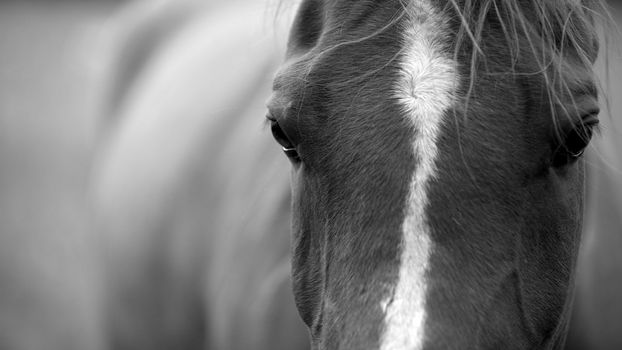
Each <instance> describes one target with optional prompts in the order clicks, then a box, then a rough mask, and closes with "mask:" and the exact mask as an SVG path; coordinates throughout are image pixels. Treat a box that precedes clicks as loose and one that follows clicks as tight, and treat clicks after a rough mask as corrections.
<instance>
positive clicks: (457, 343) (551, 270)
mask: <svg viewBox="0 0 622 350" xmlns="http://www.w3.org/2000/svg"><path fill="white" fill-rule="evenodd" d="M601 9H602V4H601V3H599V2H597V1H562V0H560V1H555V2H550V1H544V0H539V1H531V2H527V1H518V2H516V1H492V0H486V1H480V2H476V3H475V2H471V1H457V0H446V1H431V0H417V1H404V0H391V1H370V0H361V1H357V2H345V1H331V2H327V1H322V0H305V1H302V2H301V4H300V5H299V6H298V9H297V12H296V16H295V18H294V21H293V24H292V26H291V30H290V33H289V41H288V44H287V49H286V54H285V57H286V58H285V62H284V63H283V64H282V65H281V66H280V68H279V69H278V73H277V74H276V77H275V79H274V82H273V85H272V90H273V92H272V95H271V97H270V99H269V102H268V103H267V105H268V112H267V115H266V118H265V120H266V121H265V123H266V124H267V125H268V126H269V128H270V130H271V132H272V134H273V138H274V139H275V141H276V142H277V143H278V145H279V146H280V147H281V148H282V151H283V154H277V152H275V146H274V145H273V144H270V143H269V142H268V140H267V138H266V137H264V136H262V135H261V134H260V133H259V132H257V123H256V122H254V121H257V120H258V118H257V117H258V116H257V115H256V114H257V113H258V111H261V110H262V109H263V108H262V103H261V101H262V100H263V99H264V98H265V97H267V96H265V95H262V92H265V91H267V90H269V84H268V81H269V80H270V73H269V72H270V71H271V70H272V69H274V68H275V62H277V61H278V60H279V59H278V58H276V57H275V55H274V54H273V53H274V52H278V51H279V50H274V51H270V50H271V49H273V47H271V45H270V44H269V43H266V42H263V41H262V40H261V38H259V37H258V36H257V35H258V34H257V32H258V30H257V28H260V27H261V25H259V24H258V23H257V22H256V17H257V13H256V12H253V11H252V10H249V9H248V8H245V10H244V11H242V10H241V9H240V8H235V9H234V10H232V12H227V13H228V14H229V16H225V15H224V14H225V13H223V12H215V13H214V12H211V11H207V14H205V13H202V14H197V13H192V19H191V20H190V21H186V19H187V18H189V17H183V16H180V17H177V18H182V20H179V21H177V20H174V21H172V22H166V23H167V24H166V28H165V30H158V31H156V33H167V35H166V37H165V39H162V41H164V42H163V43H162V42H158V40H146V41H144V42H146V43H147V47H146V48H145V47H141V46H140V45H138V44H140V43H141V42H142V41H141V40H139V39H140V37H141V35H142V34H140V33H139V35H138V36H137V37H133V39H132V41H131V42H130V43H133V44H135V46H132V45H129V46H126V47H131V48H132V50H137V52H134V53H132V52H131V53H129V54H127V53H124V54H127V55H129V56H130V57H139V60H138V62H139V64H136V62H137V61H133V60H128V61H132V62H134V63H132V64H135V66H134V67H140V69H139V70H138V71H137V72H136V73H135V74H132V75H131V76H130V77H129V79H125V78H126V77H127V76H126V75H125V74H120V76H119V77H117V78H118V79H119V80H120V81H121V83H120V84H112V85H113V86H115V87H117V88H121V89H122V91H124V92H123V94H122V95H124V96H122V97H115V98H113V99H112V100H114V101H117V102H115V103H114V106H113V107H114V108H112V109H111V110H112V111H114V112H113V113H112V114H113V117H112V118H113V123H112V124H113V125H111V130H112V131H111V132H110V137H109V138H107V139H106V140H105V144H104V146H103V147H102V150H103V151H102V153H101V157H100V160H99V162H98V171H97V172H96V174H97V176H96V178H95V180H94V182H93V183H94V185H93V188H94V193H95V203H96V205H95V207H96V212H97V214H96V215H97V217H98V220H99V222H100V225H99V227H100V228H101V230H102V234H101V237H102V244H101V245H102V246H104V248H105V253H104V255H105V260H106V262H107V263H106V265H107V267H108V269H107V274H106V278H105V281H106V282H107V283H106V286H107V290H106V292H107V293H108V298H107V300H108V301H109V313H108V325H109V332H110V338H111V339H112V343H113V348H116V349H124V348H132V349H142V348H145V349H146V348H149V349H158V348H167V349H168V348H181V347H183V348H187V349H193V348H205V347H207V348H214V349H236V348H240V349H241V348H254V349H263V348H265V349H268V348H270V349H294V348H305V347H306V346H309V344H310V346H311V348H313V349H376V348H377V349H435V348H449V349H452V348H477V349H488V348H491V349H496V348H507V349H526V348H541V349H558V348H563V346H564V343H565V338H566V334H567V331H568V325H569V322H570V313H571V305H572V302H573V285H574V276H575V270H576V260H577V255H578V250H579V245H580V240H581V230H582V212H583V201H584V199H583V198H584V159H583V158H584V156H583V153H584V151H585V149H586V148H587V147H588V144H589V141H590V139H591V136H592V133H593V130H594V129H595V128H596V126H597V124H598V123H599V119H598V113H599V106H598V98H597V85H596V81H595V76H594V73H593V70H592V65H593V63H594V61H595V59H596V56H597V53H598V51H599V49H598V37H597V31H596V28H595V24H594V21H595V18H594V16H595V13H598V12H599V11H601ZM156 17H157V16H156ZM184 18H185V19H184ZM187 22H190V23H187ZM156 27H157V26H156ZM240 28H253V30H241V29H240ZM171 32H172V34H171ZM221 33H227V35H228V36H227V37H226V38H224V36H223V35H222V34H221ZM161 37H162V35H161V34H158V35H156V39H161ZM137 38H138V39H137ZM239 43H253V44H252V45H249V46H248V47H246V46H243V47H240V45H239ZM154 45H155V46H154ZM145 52H146V54H144V53H145ZM119 71H120V72H124V71H125V70H124V68H123V67H122V68H120V69H119ZM132 71H134V70H132ZM225 84H226V85H225ZM240 100H241V101H245V102H244V103H242V104H240V103H239V101H240ZM253 126H255V128H253ZM288 163H289V164H288ZM288 168H289V169H288ZM288 176H289V177H290V181H289V182H291V195H290V188H289V186H290V185H288V180H287V177H288ZM290 202H291V207H290ZM290 216H291V229H290V228H288V226H289V220H290V219H289V218H290ZM290 230H291V232H290ZM290 234H291V237H290ZM290 239H291V246H290V243H289V240H290ZM290 254H291V256H290ZM290 259H291V276H292V281H291V284H292V285H291V287H293V300H291V299H290V298H291V295H290V291H289V289H290V282H288V267H287V266H288V261H289V260H290ZM298 315H299V316H300V319H301V320H302V321H303V322H304V324H305V325H306V330H307V331H308V336H307V334H305V333H307V332H305V330H304V327H303V326H302V325H301V324H299V323H297V320H298ZM307 337H308V338H309V339H307ZM309 340H310V341H309Z"/></svg>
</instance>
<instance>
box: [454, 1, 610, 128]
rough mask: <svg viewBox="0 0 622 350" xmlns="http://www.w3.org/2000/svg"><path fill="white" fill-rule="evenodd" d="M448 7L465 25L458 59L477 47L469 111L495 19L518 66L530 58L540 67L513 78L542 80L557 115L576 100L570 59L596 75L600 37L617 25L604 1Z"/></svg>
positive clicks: (456, 4)
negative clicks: (489, 24)
mask: <svg viewBox="0 0 622 350" xmlns="http://www.w3.org/2000/svg"><path fill="white" fill-rule="evenodd" d="M447 7H451V8H452V9H453V10H454V13H455V14H457V16H458V17H459V20H460V22H461V24H462V25H461V27H460V30H459V32H458V35H457V41H456V47H455V55H456V57H457V55H458V54H459V52H460V50H462V49H463V48H464V47H465V46H471V47H472V49H471V51H470V53H471V62H470V66H471V67H470V77H469V89H468V93H467V98H466V101H467V102H466V103H467V106H468V100H469V96H470V94H471V93H472V91H473V85H474V84H475V81H476V79H477V74H478V72H479V70H478V66H479V64H480V63H482V62H484V63H485V61H486V56H485V55H484V52H483V51H482V50H481V45H482V37H483V31H484V29H485V25H486V22H487V21H488V20H489V19H490V18H494V19H496V20H497V21H498V23H499V24H500V26H501V28H502V31H503V34H504V36H505V39H506V44H507V47H508V48H509V51H510V54H511V56H512V57H511V58H512V61H513V62H517V61H518V60H519V56H520V55H525V54H530V55H532V56H533V58H535V61H536V62H537V66H536V67H534V69H533V70H532V71H529V72H525V71H517V70H514V69H513V71H512V73H513V74H516V75H522V74H524V75H529V74H540V75H541V76H542V78H543V80H544V84H545V88H546V91H547V94H548V97H549V101H550V104H551V111H552V112H553V113H554V112H555V106H556V105H557V106H559V107H561V108H562V111H563V110H564V109H563V108H564V103H562V101H563V100H564V99H568V98H570V99H572V98H573V94H572V91H571V89H570V87H569V85H568V80H567V76H568V74H564V73H568V72H566V70H567V69H568V66H567V64H566V62H567V59H568V57H569V55H572V56H573V57H575V58H576V59H578V61H579V62H578V63H579V64H581V65H582V66H583V68H585V69H586V70H588V71H590V72H592V73H593V69H592V66H593V63H594V60H595V59H596V55H595V54H594V50H595V51H596V53H598V51H599V50H598V45H599V38H598V35H599V31H600V29H601V28H608V27H612V26H613V22H614V21H613V19H612V18H611V16H610V14H609V10H608V8H607V4H606V2H605V1H603V0H529V1H519V0H448V4H447ZM606 34H607V32H606V31H605V32H604V38H605V44H604V45H601V46H603V47H604V48H605V50H607V48H608V46H609V45H608V44H607V41H608V36H607V35H606ZM523 41H526V42H527V46H528V52H525V50H524V48H521V43H522V42H523ZM606 56H607V55H605V59H607V57H606ZM607 66H608V64H607ZM513 68H514V67H513ZM571 102H572V103H574V101H571ZM557 117H559V116H557Z"/></svg>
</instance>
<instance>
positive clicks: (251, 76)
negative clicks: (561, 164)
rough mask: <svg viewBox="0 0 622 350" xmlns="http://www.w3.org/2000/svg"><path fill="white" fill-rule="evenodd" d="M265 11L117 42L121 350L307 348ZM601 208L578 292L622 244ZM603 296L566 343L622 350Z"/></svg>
mask: <svg viewBox="0 0 622 350" xmlns="http://www.w3.org/2000/svg"><path fill="white" fill-rule="evenodd" d="M146 6H147V7H148V8H150V7H149V5H146ZM169 6H172V7H169ZM176 6H180V7H176ZM175 8H177V9H179V8H182V10H181V11H179V12H177V11H176V10H173V11H171V10H170V9H175ZM135 11H136V9H135ZM141 11H143V10H139V11H137V12H132V13H143V12H141ZM171 13H174V14H175V15H174V16H172V17H171V16H168V15H167V14H171ZM262 14H263V12H262V10H259V9H258V8H253V7H252V6H250V7H249V6H248V5H246V6H243V7H235V6H233V7H231V8H229V9H219V10H215V9H214V8H213V7H211V6H207V7H205V8H201V7H200V6H199V7H196V6H195V5H192V6H182V5H170V4H168V5H166V6H164V7H159V8H158V7H156V10H155V12H154V16H153V17H151V16H148V19H147V20H146V21H145V22H142V21H139V23H140V25H139V26H136V27H134V28H133V29H132V30H131V33H133V34H132V35H129V36H128V38H130V39H129V40H128V41H127V42H126V44H124V45H122V47H125V48H126V49H124V51H123V52H122V55H124V56H123V58H122V60H121V61H120V62H123V63H122V64H121V65H120V67H119V68H118V69H119V70H118V75H117V76H116V78H115V79H113V81H112V84H111V86H113V90H114V92H113V93H112V94H111V97H110V101H111V106H110V107H109V113H110V115H109V116H106V119H105V120H103V122H102V125H104V127H105V128H106V129H107V130H106V134H107V136H106V137H105V138H104V139H103V147H102V152H101V154H100V158H99V161H98V164H97V167H96V170H97V171H96V172H95V174H96V178H95V181H94V183H93V188H94V193H95V198H96V216H97V220H98V224H99V225H98V226H99V227H100V229H101V235H102V246H103V247H104V251H105V252H104V257H105V260H106V262H107V264H106V266H107V273H106V279H105V281H106V285H107V292H108V297H107V301H108V313H107V320H108V322H107V324H108V327H109V328H108V329H109V334H108V337H109V338H110V339H113V341H112V342H113V348H114V349H159V348H161V349H171V348H182V347H183V348H185V349H202V348H210V349H227V350H229V349H248V348H253V349H303V348H307V347H308V340H307V335H306V330H305V329H304V326H303V325H302V323H301V322H300V321H299V317H298V315H297V312H296V310H295V307H294V303H293V299H292V296H291V287H290V283H289V239H290V238H289V201H290V195H289V188H288V186H287V183H288V179H287V169H288V164H287V161H286V160H285V159H282V158H283V157H282V155H281V154H278V152H275V150H274V148H275V147H274V145H272V143H271V142H270V141H269V140H268V139H269V138H268V137H267V136H266V135H265V134H264V133H262V132H259V129H260V120H261V114H263V113H264V102H265V100H266V99H267V96H268V92H269V90H270V86H269V82H270V79H271V77H272V72H273V70H274V69H275V67H276V63H277V62H280V60H281V53H282V49H281V48H279V47H277V46H274V44H273V40H274V39H272V38H271V35H272V34H273V33H272V32H271V31H270V30H271V29H270V26H269V25H266V23H267V22H266V21H264V20H263V19H262V18H263V17H262ZM129 18H132V16H130V17H129ZM171 18H172V19H171ZM163 19H164V20H163ZM130 22H131V20H130ZM145 28H148V29H147V30H145ZM250 28H254V30H249V29H250ZM265 29H267V34H265V33H266V31H265ZM154 33H155V34H154ZM145 37H148V39H144V38H145ZM143 39H144V40H143ZM249 43H250V44H249ZM612 186H613V185H612ZM590 188H591V187H590ZM599 193H600V192H599ZM592 201H593V202H596V201H597V199H592ZM617 205H619V201H618V200H617V199H614V200H612V205H611V206H612V207H613V208H612V207H609V209H610V210H613V211H614V213H615V212H617V213H618V214H619V207H618V208H617V209H616V207H615V206H617ZM592 208H598V206H594V207H591V208H589V209H591V210H596V211H592V212H590V213H589V214H588V222H587V225H586V229H587V230H588V231H590V235H589V236H587V237H588V238H587V241H586V244H584V246H585V247H587V248H584V249H585V250H586V251H588V253H584V254H583V260H582V262H583V263H584V266H582V267H581V268H579V273H580V275H579V277H578V279H579V282H580V283H581V282H582V281H583V282H585V281H587V280H589V279H590V276H589V275H590V273H591V271H590V266H593V265H590V263H591V261H592V260H591V259H590V257H592V258H594V257H598V256H599V253H598V252H595V251H594V250H595V249H596V248H595V247H600V248H599V249H602V247H603V246H604V247H606V246H609V247H617V248H619V247H620V246H619V245H617V244H618V243H613V244H614V245H612V244H609V245H608V244H603V241H602V240H601V241H599V239H600V238H603V237H610V238H611V237H616V236H615V235H608V236H605V235H603V234H602V233H601V232H600V231H601V229H600V227H601V226H602V225H603V223H604V220H601V219H599V215H600V211H598V209H592ZM616 210H617V211H616ZM619 217H620V216H615V215H614V216H613V217H612V218H613V220H615V219H616V218H619ZM613 227H614V228H615V227H616V225H615V224H614V225H613ZM618 228H619V226H618ZM615 233H618V234H619V232H615ZM597 235H598V236H597ZM616 239H617V238H616ZM596 242H600V243H599V244H597V243H596ZM600 256H601V257H602V256H603V255H600ZM599 282H602V280H599ZM604 290H605V289H604V288H600V287H596V286H595V285H594V284H593V283H589V282H588V283H582V284H581V285H580V291H579V293H578V295H577V300H576V302H577V304H578V305H579V309H580V310H579V312H577V315H578V317H577V319H576V320H575V322H576V326H574V325H573V328H571V338H570V339H571V342H570V343H569V344H568V345H569V346H572V345H573V344H572V342H576V343H578V342H583V343H582V345H581V346H579V347H578V348H579V349H581V348H586V349H587V348H589V349H615V348H617V347H619V345H620V338H619V337H617V335H616V334H614V332H609V333H607V334H606V335H601V336H600V337H595V336H593V334H597V333H598V329H592V328H594V327H590V326H589V324H593V323H594V322H597V321H596V320H597V318H598V317H599V315H600V314H595V313H594V312H593V310H586V308H589V306H588V305H591V303H592V302H593V300H598V299H599V296H600V295H602V294H601V293H603V291H604ZM607 300H612V298H608V299H607ZM619 303H620V302H619V301H618V304H617V305H616V306H615V307H619ZM612 307H613V305H612ZM618 316H620V317H621V318H622V315H618ZM581 317H589V318H587V319H588V320H589V321H588V322H587V325H588V326H587V327H585V323H583V322H584V320H582V319H581ZM609 321H610V319H609ZM618 324H619V323H618ZM601 329H602V328H601Z"/></svg>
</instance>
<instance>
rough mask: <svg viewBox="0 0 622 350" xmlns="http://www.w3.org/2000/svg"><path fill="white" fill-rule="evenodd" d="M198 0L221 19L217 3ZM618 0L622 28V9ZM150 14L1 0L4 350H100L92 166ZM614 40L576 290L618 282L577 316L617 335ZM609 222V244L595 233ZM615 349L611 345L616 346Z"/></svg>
mask: <svg viewBox="0 0 622 350" xmlns="http://www.w3.org/2000/svg"><path fill="white" fill-rule="evenodd" d="M160 2H161V1H160ZM191 2H192V1H191ZM207 2H209V1H206V3H207ZM238 2H242V1H238ZM153 3H154V4H155V3H158V1H155V0H154V1H153ZM193 3H194V5H192V6H200V7H201V8H202V10H200V11H208V12H209V11H220V9H219V6H220V5H218V4H217V2H216V1H212V2H209V4H202V5H196V4H197V3H199V1H194V2H193ZM223 3H225V2H224V1H223ZM231 3H233V1H229V2H228V3H227V6H232V5H231ZM611 5H612V6H617V7H618V8H617V10H616V11H614V12H613V14H614V17H615V19H616V21H617V22H618V24H622V15H621V14H622V11H620V4H619V3H618V2H611ZM148 8H150V6H144V5H143V4H141V5H136V4H132V3H130V2H129V1H123V0H91V1H84V0H82V1H78V0H75V1H69V0H55V1H51V0H41V1H34V0H30V1H27V0H23V1H6V0H4V1H0V349H1V350H5V349H6V350H38V349H58V350H60V349H64V350H70V349H100V348H101V344H102V337H103V335H102V334H100V329H101V322H102V320H101V316H100V314H101V310H100V306H101V303H100V301H101V298H102V297H103V296H102V285H101V284H102V280H101V277H100V275H99V273H98V271H99V269H100V266H98V264H97V261H98V257H99V255H100V254H101V252H100V251H99V249H98V244H97V242H98V239H97V237H95V235H96V230H95V229H94V228H93V226H94V223H93V215H92V202H91V198H92V197H91V195H92V193H91V192H92V189H91V188H90V187H89V182H90V179H92V178H93V177H97V174H94V172H96V171H98V167H97V166H96V165H93V160H94V159H98V157H99V149H100V147H102V145H105V144H106V142H105V140H106V137H107V135H108V134H109V133H113V132H114V130H115V129H114V121H111V120H107V119H106V118H107V117H106V115H113V114H114V113H112V112H111V113H109V114H107V113H106V112H110V111H109V110H108V108H110V104H111V103H110V101H116V102H115V103H114V104H120V102H119V100H121V99H123V97H122V96H119V95H121V94H122V93H123V88H124V87H123V86H124V84H123V83H119V82H118V81H117V80H116V79H117V78H118V76H124V77H125V76H132V74H135V71H136V70H140V69H142V68H141V67H140V62H144V57H143V58H141V57H140V55H148V54H149V52H150V51H149V50H146V51H143V52H139V53H137V54H136V55H138V56H132V57H130V58H125V59H127V61H122V60H121V61H120V59H119V57H118V53H119V52H122V51H123V50H129V51H131V50H132V45H134V44H132V43H131V41H128V37H129V36H131V35H138V34H136V29H135V27H136V26H139V24H140V23H142V22H141V21H145V18H150V19H148V20H147V22H149V21H151V22H153V18H152V17H150V16H151V14H149V11H148V10H146V9H148ZM197 8H198V7H197ZM273 9H274V7H273ZM141 11H145V12H141ZM170 11H172V12H174V11H175V10H173V9H171V10H170ZM275 11H276V10H275ZM191 12H192V11H191ZM164 13H166V15H165V16H164V15H162V13H160V14H158V15H155V16H156V18H157V16H162V18H163V19H162V21H166V18H168V17H171V16H170V14H171V12H167V11H165V12H164ZM223 13H227V14H231V13H232V12H231V11H229V12H223ZM180 16H181V15H180ZM268 16H270V15H268ZM173 17H175V16H173ZM182 17H183V16H182ZM156 22H157V21H156ZM267 23H268V24H269V23H270V20H268V21H267ZM132 28H133V29H132ZM162 28H165V29H164V30H166V28H167V26H162ZM138 31H140V30H138ZM610 34H611V41H610V46H609V47H608V69H606V65H605V62H606V61H607V60H605V57H601V59H600V60H599V63H598V71H599V75H600V76H601V80H602V83H603V89H604V90H605V93H606V98H607V99H608V103H609V108H608V109H606V110H605V111H604V113H603V118H602V119H603V121H604V123H603V124H605V125H604V126H603V128H602V136H601V137H600V138H599V139H598V140H596V142H595V143H594V144H595V146H594V149H592V150H591V152H590V153H591V154H590V160H589V165H590V167H591V168H592V170H591V173H590V178H589V184H588V193H589V198H588V205H589V206H592V207H593V208H597V209H596V210H592V211H589V210H588V212H590V213H591V214H588V217H587V223H586V227H587V233H586V237H585V242H584V243H585V246H586V247H587V248H585V251H584V252H582V256H581V259H582V260H581V261H590V263H589V264H588V263H586V264H580V274H579V277H578V281H577V283H578V284H579V290H580V293H581V288H582V286H589V285H594V284H602V285H603V286H606V285H614V286H617V287H616V288H615V289H612V292H610V293H609V294H607V293H604V294H603V295H604V296H603V295H601V294H599V295H593V296H592V297H591V298H590V299H589V300H592V301H591V302H590V303H586V304H583V305H579V306H578V308H577V310H578V311H577V313H578V314H580V315H581V317H583V319H588V320H590V321H589V322H587V323H585V324H584V325H583V326H584V327H588V328H592V329H593V332H592V334H596V335H595V337H599V338H607V337H609V338H617V339H618V340H619V339H622V306H621V304H620V302H619V301H618V302H617V303H615V302H611V300H615V299H618V298H619V294H616V293H617V292H615V291H618V292H620V291H622V253H621V251H622V155H620V147H622V146H621V145H622V141H621V140H622V138H621V136H622V135H621V132H622V98H621V97H622V95H621V92H622V54H621V50H620V47H621V46H620V40H619V39H620V38H619V37H618V35H617V34H615V33H614V32H613V31H612V32H611V33H610ZM140 35H143V34H140ZM223 35H225V34H224V33H223ZM143 38H147V39H145V40H149V36H148V35H147V36H146V37H145V36H143ZM128 42H130V43H129V44H128ZM139 51H140V50H139ZM145 52H146V53H145ZM603 52H604V51H603ZM277 57H278V55H277ZM132 60H135V61H132ZM266 67H268V66H261V69H263V70H268V71H269V67H268V68H266ZM268 75H269V73H268ZM116 77H117V78H116ZM213 83H214V84H221V82H220V81H217V80H215V81H214V82H213ZM115 84H120V85H115ZM110 86H113V87H115V88H111V87H110ZM263 96H267V93H265V94H264V95H263ZM260 112H261V111H260ZM257 119H258V120H260V119H261V115H257ZM594 213H598V214H594ZM602 227H605V229H604V230H602V232H606V233H607V235H608V237H607V239H602V237H599V236H597V235H596V234H595V233H596V232H597V231H599V230H601V229H602ZM594 251H597V252H599V253H598V254H595V253H592V252H594ZM603 288H604V287H603ZM583 293H587V294H589V293H593V292H591V291H589V290H588V288H586V289H585V291H583ZM288 302H289V301H288ZM602 315H606V317H602ZM598 317H600V320H604V321H598V320H599V318H598ZM592 320H595V321H592ZM599 322H601V323H599ZM599 332H600V333H599ZM571 340H572V341H576V342H580V341H581V340H579V339H574V340H573V339H572V338H571ZM586 344H587V343H586ZM608 344H609V345H606V346H605V345H603V349H605V348H611V349H614V348H615V347H614V346H617V345H612V344H614V343H608ZM616 344H618V345H619V344H622V343H621V342H620V341H619V342H618V343H616ZM586 346H587V345H586ZM608 346H611V347H608ZM578 348H581V347H578ZM619 348H620V347H618V349H619Z"/></svg>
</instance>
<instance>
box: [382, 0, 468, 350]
mask: <svg viewBox="0 0 622 350" xmlns="http://www.w3.org/2000/svg"><path fill="white" fill-rule="evenodd" d="M413 2H416V4H415V3H413ZM413 2H411V4H410V5H409V8H408V11H409V14H410V16H409V20H408V21H407V25H406V26H405V28H404V43H405V47H404V55H403V56H402V62H401V69H402V76H401V80H400V81H399V82H398V84H397V89H396V96H397V98H398V100H399V102H400V103H401V104H402V106H403V108H404V110H405V111H406V113H407V115H408V117H409V118H410V122H411V123H412V125H413V128H414V131H415V137H414V142H413V150H414V154H415V159H416V160H417V168H416V169H415V172H414V174H413V176H412V178H411V185H410V193H409V196H408V204H407V205H408V211H407V215H406V218H405V220H404V223H403V224H402V234H403V240H402V247H401V248H402V254H401V258H400V270H399V279H398V281H397V285H396V286H395V288H394V290H393V295H391V296H390V297H389V298H387V299H386V300H383V301H382V302H381V307H382V309H383V310H384V311H385V329H384V333H383V335H382V337H381V341H380V349H381V350H418V349H421V348H422V347H423V342H424V336H425V334H424V330H425V322H426V312H425V297H426V292H427V291H426V289H427V286H426V272H427V269H428V260H429V257H430V251H431V249H432V246H431V243H432V242H431V240H430V228H429V227H428V225H427V219H426V216H425V209H426V206H427V204H428V199H427V188H428V183H429V180H430V179H432V178H433V177H434V176H435V171H436V166H435V160H436V154H437V146H436V141H437V137H438V134H439V131H440V127H441V124H442V119H443V115H444V113H445V111H447V110H448V108H449V107H450V106H451V104H452V102H453V93H454V91H455V86H456V82H457V75H456V73H455V66H454V61H453V60H452V59H451V58H450V57H446V53H444V52H443V50H442V48H441V47H439V42H440V41H442V40H443V32H444V29H446V24H445V22H444V20H443V18H442V17H441V16H440V15H439V14H437V13H436V11H435V10H434V8H433V7H432V5H431V4H430V3H428V1H427V0H423V1H413Z"/></svg>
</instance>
